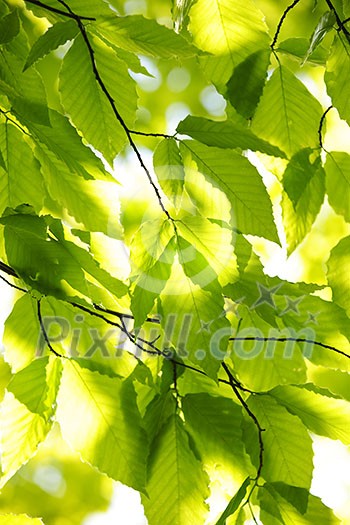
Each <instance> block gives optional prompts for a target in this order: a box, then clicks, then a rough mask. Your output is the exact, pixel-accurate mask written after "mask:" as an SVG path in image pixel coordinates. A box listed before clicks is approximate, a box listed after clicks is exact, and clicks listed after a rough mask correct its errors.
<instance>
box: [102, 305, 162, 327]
mask: <svg viewBox="0 0 350 525" xmlns="http://www.w3.org/2000/svg"><path fill="white" fill-rule="evenodd" d="M94 308H95V309H96V310H99V311H100V312H104V313H106V314H109V315H114V316H115V317H118V318H119V319H121V318H124V319H134V316H133V315H130V314H123V313H122V312H117V311H116V310H110V309H109V308H103V307H102V306H99V305H98V304H96V303H94ZM146 322H147V323H157V324H159V323H160V320H159V319H157V318H156V317H147V319H146Z"/></svg>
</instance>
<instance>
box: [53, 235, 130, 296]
mask: <svg viewBox="0 0 350 525" xmlns="http://www.w3.org/2000/svg"><path fill="white" fill-rule="evenodd" d="M58 240H59V243H60V245H61V246H62V248H64V250H65V251H66V252H67V254H68V255H69V257H71V258H72V259H74V261H76V263H77V264H78V265H79V266H80V267H81V268H82V269H83V270H84V271H85V272H86V273H87V274H88V275H90V276H91V277H93V278H94V279H95V280H96V281H97V282H98V283H99V284H101V285H102V286H103V287H104V288H105V289H106V290H108V291H109V292H110V293H112V294H114V295H115V296H116V297H122V296H123V295H126V293H127V291H128V288H127V286H126V285H125V284H124V283H123V282H122V281H120V280H119V279H117V278H116V277H113V276H112V275H110V274H109V273H108V272H107V271H106V270H104V269H103V268H101V266H100V264H99V263H98V261H96V259H94V257H93V256H92V254H91V253H89V252H87V251H86V250H84V249H83V248H80V246H77V245H76V244H73V243H72V242H70V241H67V240H65V239H64V238H60V237H58Z"/></svg>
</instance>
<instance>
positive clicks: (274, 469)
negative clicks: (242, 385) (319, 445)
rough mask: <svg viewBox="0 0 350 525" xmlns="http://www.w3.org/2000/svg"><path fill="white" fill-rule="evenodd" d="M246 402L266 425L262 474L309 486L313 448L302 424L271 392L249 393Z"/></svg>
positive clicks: (289, 482) (270, 477) (265, 476)
mask: <svg viewBox="0 0 350 525" xmlns="http://www.w3.org/2000/svg"><path fill="white" fill-rule="evenodd" d="M248 406H249V408H250V410H251V411H252V412H253V414H254V415H255V416H256V418H257V420H258V421H259V424H260V426H261V427H262V428H264V429H265V432H263V436H262V438H263V443H264V461H263V469H262V476H263V477H264V478H265V479H266V480H268V481H282V482H283V483H287V484H289V485H293V486H295V487H301V488H306V489H309V488H310V484H311V479H312V470H313V463H312V457H313V452H312V440H311V438H310V436H309V434H308V432H307V430H306V428H305V427H304V425H303V424H302V423H301V421H300V420H299V419H298V418H297V417H296V416H293V415H291V414H290V413H289V412H288V411H287V410H286V409H285V408H284V407H283V406H281V405H279V404H278V403H277V402H276V401H275V400H274V399H273V398H272V397H270V396H254V397H252V396H250V398H249V400H248Z"/></svg>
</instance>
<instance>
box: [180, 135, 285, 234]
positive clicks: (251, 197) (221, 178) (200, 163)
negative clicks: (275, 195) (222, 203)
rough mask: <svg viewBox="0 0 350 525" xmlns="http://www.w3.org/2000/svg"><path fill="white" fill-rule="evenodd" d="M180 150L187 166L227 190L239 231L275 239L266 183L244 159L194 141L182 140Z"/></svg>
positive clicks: (231, 152)
mask: <svg viewBox="0 0 350 525" xmlns="http://www.w3.org/2000/svg"><path fill="white" fill-rule="evenodd" d="M181 152H182V155H183V157H184V159H185V162H186V166H188V167H190V168H191V169H192V170H198V171H199V172H200V173H203V174H204V175H205V176H206V178H207V179H208V180H209V182H210V183H211V184H212V185H214V186H218V187H219V188H220V189H222V190H223V191H224V192H225V193H226V195H227V197H228V198H229V200H230V202H231V205H232V211H233V215H234V220H235V221H236V224H237V227H238V229H239V230H240V231H242V232H243V233H251V234H254V235H261V236H263V237H267V238H269V239H271V240H274V241H278V237H277V232H276V227H275V224H274V222H273V218H272V207H271V203H270V201H269V197H268V194H267V192H266V189H265V186H264V184H263V182H262V180H261V177H260V175H259V173H258V171H257V170H256V168H255V167H254V166H253V165H252V164H250V162H249V161H248V160H247V159H246V158H244V157H242V156H241V155H239V154H238V153H235V152H233V151H227V150H220V149H218V148H210V147H207V146H204V145H202V144H200V143H198V142H195V141H191V142H190V141H186V142H184V143H182V145H181Z"/></svg>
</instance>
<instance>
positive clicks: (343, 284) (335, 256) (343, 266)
mask: <svg viewBox="0 0 350 525" xmlns="http://www.w3.org/2000/svg"><path fill="white" fill-rule="evenodd" d="M349 264H350V237H349V236H348V237H345V238H344V239H342V240H341V241H339V243H338V244H337V246H336V247H335V248H333V250H332V251H331V255H330V258H329V259H328V262H327V266H328V273H327V278H328V282H329V284H330V286H331V288H332V292H333V300H334V301H335V302H336V303H337V304H339V306H341V307H342V308H344V309H345V310H346V311H347V314H348V315H349V316H350V277H349Z"/></svg>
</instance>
